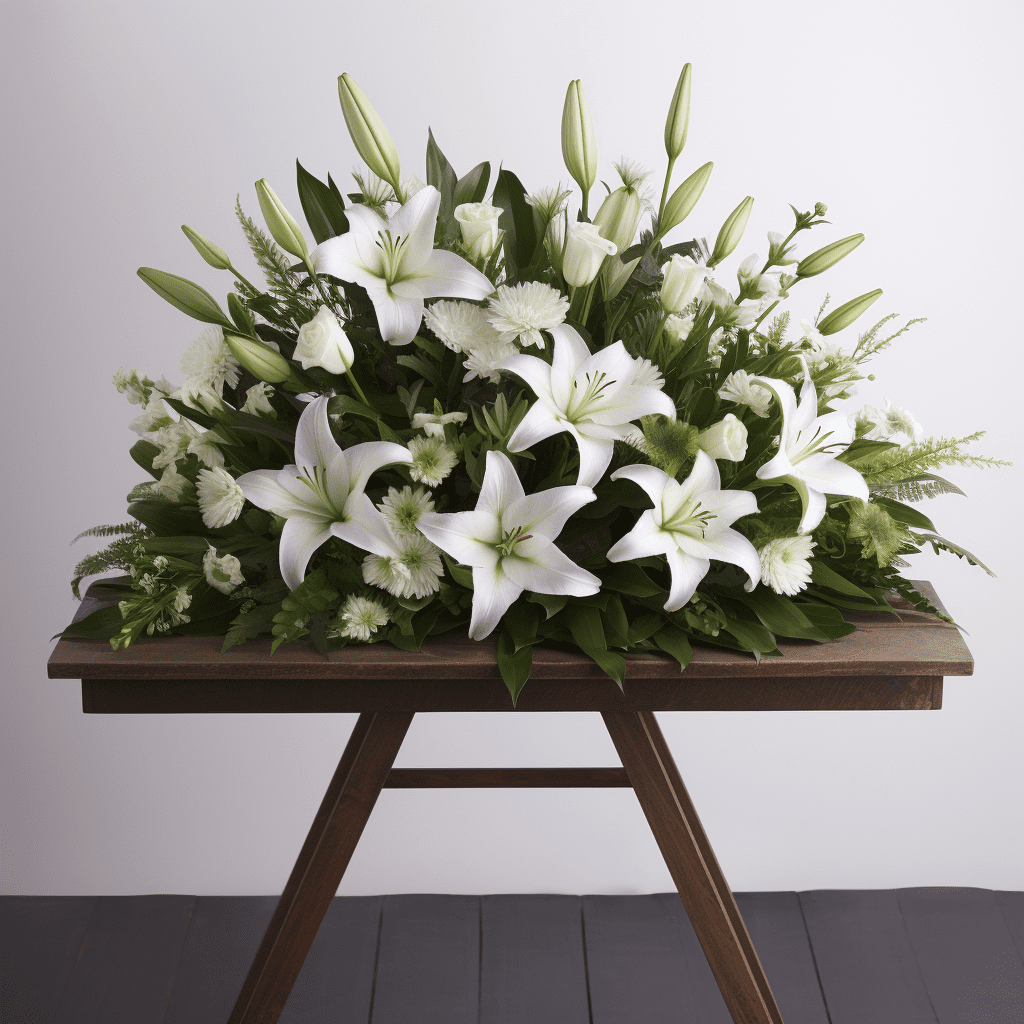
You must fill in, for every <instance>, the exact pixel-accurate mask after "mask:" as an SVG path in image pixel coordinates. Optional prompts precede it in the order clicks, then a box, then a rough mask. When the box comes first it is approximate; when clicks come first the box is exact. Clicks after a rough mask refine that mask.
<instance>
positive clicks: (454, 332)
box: [425, 299, 498, 352]
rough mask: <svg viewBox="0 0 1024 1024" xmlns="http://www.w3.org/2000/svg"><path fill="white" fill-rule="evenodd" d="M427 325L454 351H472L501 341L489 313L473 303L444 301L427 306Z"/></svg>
mask: <svg viewBox="0 0 1024 1024" xmlns="http://www.w3.org/2000/svg"><path fill="white" fill-rule="evenodd" d="M425 320H426V324H427V326H428V327H429V328H430V329H431V330H432V331H433V332H434V333H435V334H436V335H437V336H438V338H440V339H441V341H442V342H443V343H444V344H445V345H446V346H447V347H448V348H450V349H451V350H452V351H453V352H472V351H474V350H476V349H478V348H480V347H481V346H487V345H493V344H495V343H496V342H497V341H498V332H497V331H496V330H495V329H494V328H493V327H492V326H491V325H490V323H489V322H488V320H487V314H486V313H485V312H484V311H483V310H482V309H481V308H480V307H479V306H474V305H473V303H472V302H458V301H454V300H452V299H441V301H440V302H435V303H433V304H432V305H430V306H428V307H427V310H426V313H425Z"/></svg>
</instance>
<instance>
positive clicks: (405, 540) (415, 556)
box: [363, 533, 444, 598]
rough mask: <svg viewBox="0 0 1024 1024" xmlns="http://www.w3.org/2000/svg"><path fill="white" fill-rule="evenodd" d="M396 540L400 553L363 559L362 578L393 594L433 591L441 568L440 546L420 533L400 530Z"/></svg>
mask: <svg viewBox="0 0 1024 1024" xmlns="http://www.w3.org/2000/svg"><path fill="white" fill-rule="evenodd" d="M399 540H400V542H401V545H402V547H401V554H399V555H396V556H391V555H367V556H366V558H364V559H363V580H364V581H365V582H366V583H368V584H370V585H371V586H374V587H380V588H381V589H382V590H386V591H387V592H388V593H389V594H393V595H394V596H395V597H405V598H410V597H412V598H421V597H427V596H428V595H429V594H434V593H436V592H437V591H438V590H439V589H440V586H441V582H440V577H441V576H442V574H443V572H444V569H443V567H442V565H441V552H440V549H439V548H438V547H437V546H436V545H434V544H431V542H430V541H429V540H427V538H426V537H424V536H423V534H421V533H413V534H403V535H401V536H400V537H399Z"/></svg>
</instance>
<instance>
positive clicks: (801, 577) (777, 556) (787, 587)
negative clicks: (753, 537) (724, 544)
mask: <svg viewBox="0 0 1024 1024" xmlns="http://www.w3.org/2000/svg"><path fill="white" fill-rule="evenodd" d="M813 549H814V541H813V540H811V538H810V537H809V536H807V535H804V536H800V537H779V538H778V539H776V540H770V541H768V543H767V544H765V546H764V547H763V548H761V549H760V550H759V551H758V555H759V556H760V558H761V582H762V583H764V584H765V585H766V586H769V587H771V588H772V590H774V591H775V593H776V594H786V595H787V596H788V597H792V596H793V595H794V594H799V593H800V591H801V590H805V589H806V587H807V584H808V583H810V582H811V551H812V550H813Z"/></svg>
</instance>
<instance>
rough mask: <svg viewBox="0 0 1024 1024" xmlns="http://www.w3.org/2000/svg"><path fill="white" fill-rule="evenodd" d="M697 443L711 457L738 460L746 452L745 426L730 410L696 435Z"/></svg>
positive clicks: (731, 460) (730, 460)
mask: <svg viewBox="0 0 1024 1024" xmlns="http://www.w3.org/2000/svg"><path fill="white" fill-rule="evenodd" d="M697 444H698V445H699V446H700V449H701V451H705V452H707V453H708V455H710V456H711V458H713V459H727V460H728V461H729V462H740V461H741V460H742V459H743V458H744V456H745V455H746V454H747V428H746V427H745V426H744V425H743V423H742V422H741V421H740V420H738V419H737V418H736V417H735V416H734V415H733V414H732V413H731V412H730V413H728V414H727V415H726V416H725V418H724V419H721V420H719V421H718V422H717V423H714V424H712V425H711V426H710V427H708V428H707V429H706V430H702V431H701V432H700V433H699V434H698V435H697Z"/></svg>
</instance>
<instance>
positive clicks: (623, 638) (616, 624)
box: [601, 594, 629, 647]
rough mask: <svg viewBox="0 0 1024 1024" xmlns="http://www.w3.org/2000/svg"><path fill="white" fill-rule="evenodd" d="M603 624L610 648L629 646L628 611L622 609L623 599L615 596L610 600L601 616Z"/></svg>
mask: <svg viewBox="0 0 1024 1024" xmlns="http://www.w3.org/2000/svg"><path fill="white" fill-rule="evenodd" d="M601 622H602V625H603V626H604V635H605V639H606V640H607V641H608V646H609V647H628V646H629V620H628V619H627V618H626V609H625V608H623V607H622V599H621V598H620V597H619V596H618V595H615V594H613V595H612V596H611V598H610V599H609V601H608V604H607V606H606V607H605V610H604V611H603V612H602V614H601Z"/></svg>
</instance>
